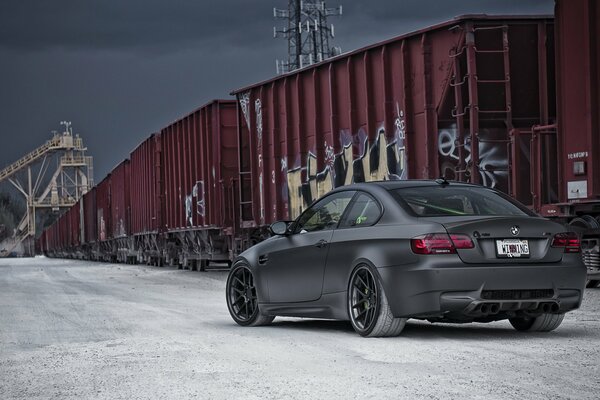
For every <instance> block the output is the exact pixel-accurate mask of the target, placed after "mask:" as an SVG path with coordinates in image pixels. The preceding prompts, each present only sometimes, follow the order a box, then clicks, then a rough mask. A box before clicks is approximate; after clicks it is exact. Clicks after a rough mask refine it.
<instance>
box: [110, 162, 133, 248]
mask: <svg viewBox="0 0 600 400" xmlns="http://www.w3.org/2000/svg"><path fill="white" fill-rule="evenodd" d="M130 165H131V163H130V161H129V160H124V161H123V162H121V163H120V164H119V165H117V167H116V168H115V169H114V170H113V171H112V172H111V180H110V185H111V188H110V194H111V202H110V203H111V204H110V206H111V221H112V237H113V238H119V237H124V236H128V235H129V234H130V233H131V227H130V212H131V207H130V189H131V186H130V185H131V181H130V171H131V168H130Z"/></svg>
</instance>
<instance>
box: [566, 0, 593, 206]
mask: <svg viewBox="0 0 600 400" xmlns="http://www.w3.org/2000/svg"><path fill="white" fill-rule="evenodd" d="M555 14H556V18H557V20H556V25H557V26H556V31H557V35H556V38H557V40H556V47H557V49H556V61H557V82H558V88H557V97H558V99H559V102H558V104H559V108H558V131H559V135H560V138H559V143H560V146H559V157H560V158H559V161H560V164H562V165H563V170H562V182H561V188H560V199H561V201H563V202H566V201H582V200H592V199H598V198H599V197H600V154H599V153H598V149H599V148H600V147H599V145H600V123H599V119H600V98H599V97H600V93H599V92H600V40H598V38H599V37H600V4H598V1H596V0H569V1H566V0H557V2H556V9H555Z"/></svg>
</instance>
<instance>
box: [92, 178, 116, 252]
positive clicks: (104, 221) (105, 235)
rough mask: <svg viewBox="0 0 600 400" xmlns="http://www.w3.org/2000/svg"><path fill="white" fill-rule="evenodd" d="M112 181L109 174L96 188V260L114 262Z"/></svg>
mask: <svg viewBox="0 0 600 400" xmlns="http://www.w3.org/2000/svg"><path fill="white" fill-rule="evenodd" d="M110 180H111V175H110V174H108V175H107V176H106V178H104V179H103V180H102V181H101V182H100V183H99V184H98V185H97V186H96V229H97V230H96V240H97V245H96V248H95V254H94V257H93V258H94V259H101V260H112V259H113V258H114V257H115V254H114V252H113V249H112V246H111V245H110V243H109V239H112V213H111V208H110Z"/></svg>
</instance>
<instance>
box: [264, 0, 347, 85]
mask: <svg viewBox="0 0 600 400" xmlns="http://www.w3.org/2000/svg"><path fill="white" fill-rule="evenodd" d="M273 15H274V17H275V18H280V19H287V21H288V23H287V27H283V28H279V29H278V28H277V27H275V28H273V37H276V38H277V37H283V38H285V39H287V41H288V59H287V61H285V60H276V67H277V73H278V74H285V73H287V72H290V71H293V70H296V69H299V68H303V67H306V66H308V65H311V64H314V63H317V62H321V61H323V60H325V59H327V58H329V57H333V56H336V55H338V54H340V53H341V52H342V50H341V48H339V47H331V46H330V43H329V39H330V38H334V37H335V30H334V27H333V25H329V24H328V23H327V17H329V16H340V15H342V6H341V5H340V6H339V7H337V8H327V6H326V5H325V2H324V1H321V0H288V9H287V10H283V9H278V8H274V9H273Z"/></svg>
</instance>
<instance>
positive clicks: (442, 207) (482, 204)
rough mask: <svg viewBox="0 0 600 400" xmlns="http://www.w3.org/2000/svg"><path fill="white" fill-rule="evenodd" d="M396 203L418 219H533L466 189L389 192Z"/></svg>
mask: <svg viewBox="0 0 600 400" xmlns="http://www.w3.org/2000/svg"><path fill="white" fill-rule="evenodd" d="M391 193H392V195H393V196H394V198H395V199H396V201H397V202H398V203H399V204H400V205H401V206H402V207H403V208H404V209H406V210H407V211H409V212H411V213H412V214H414V215H416V216H418V217H429V216H455V215H535V214H534V213H532V212H531V211H529V210H528V209H527V208H526V207H525V206H523V205H521V204H518V203H516V202H515V201H514V200H512V199H511V198H510V197H508V196H506V195H504V194H502V193H500V192H497V191H495V190H490V189H486V188H483V187H469V186H452V185H440V186H425V187H423V186H421V187H410V188H401V189H394V190H391Z"/></svg>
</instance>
